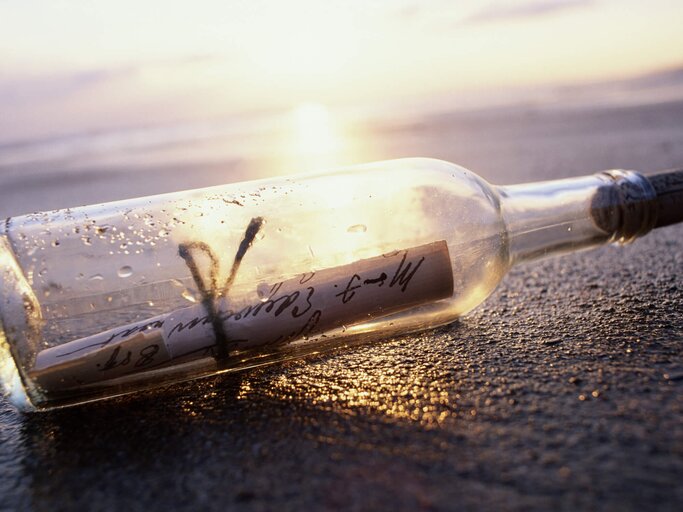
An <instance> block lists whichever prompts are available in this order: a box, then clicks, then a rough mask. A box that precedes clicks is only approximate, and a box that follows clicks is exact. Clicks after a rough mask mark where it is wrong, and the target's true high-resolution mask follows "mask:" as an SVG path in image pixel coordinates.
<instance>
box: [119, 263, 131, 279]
mask: <svg viewBox="0 0 683 512" xmlns="http://www.w3.org/2000/svg"><path fill="white" fill-rule="evenodd" d="M132 275H133V268H132V267H129V266H128V265H126V266H125V267H121V268H120V269H119V277H130V276H132Z"/></svg>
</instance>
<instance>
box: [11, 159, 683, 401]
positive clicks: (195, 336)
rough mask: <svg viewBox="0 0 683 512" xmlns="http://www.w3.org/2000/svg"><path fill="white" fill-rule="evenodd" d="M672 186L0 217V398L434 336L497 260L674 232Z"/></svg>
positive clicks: (394, 164) (463, 188) (390, 164)
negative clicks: (661, 229)
mask: <svg viewBox="0 0 683 512" xmlns="http://www.w3.org/2000/svg"><path fill="white" fill-rule="evenodd" d="M681 181H682V174H681V172H680V171H678V172H668V173H663V174H660V175H657V176H654V177H652V178H646V177H645V176H643V175H641V174H638V173H636V172H630V171H606V172H602V173H599V174H595V175H591V176H585V177H580V178H572V179H564V180H555V181H547V182H540V183H532V184H524V185H514V186H505V187H495V186H492V185H490V184H488V183H487V182H486V181H484V180H483V179H481V178H480V177H478V176H476V175H475V174H473V173H471V172H470V171H467V170H465V169H463V168H461V167H459V166H456V165H454V164H451V163H447V162H443V161H439V160H432V159H422V158H419V159H404V160H396V161H387V162H379V163H373V164H368V165H362V166H357V167H352V168H346V169H338V170H333V171H330V172H323V173H315V174H303V175H298V176H292V177H287V178H275V179H269V180H260V181H252V182H247V183H237V184H231V185H225V186H219V187H211V188H206V189H201V190H193V191H187V192H180V193H172V194H164V195H159V196H152V197H144V198H140V199H132V200H125V201H118V202H113V203H108V204H104V205H95V206H87V207H80V208H68V209H64V210H58V211H52V212H44V213H35V214H30V215H24V216H21V217H14V218H9V219H7V220H6V222H5V224H4V228H3V230H2V233H1V234H0V260H1V265H2V271H3V276H2V281H1V282H0V320H1V328H0V383H1V384H2V387H3V389H4V393H5V395H6V396H7V397H9V399H10V400H11V401H12V403H14V404H15V405H16V406H17V407H19V408H20V409H23V410H45V409H50V408H54V407H61V406H66V405H73V404H77V403H82V402H86V401H91V400H96V399H101V398H107V397H111V396H116V395H120V394H124V393H129V392H132V391H135V390H140V389H145V388H148V387H151V386H155V385H159V384H166V383H169V382H174V381H181V380H187V379H192V378H197V377H202V376H208V375H213V374H216V373H221V372H226V371H233V370H237V369H241V368H248V367H253V366H256V365H261V364H266V363H271V362H274V361H278V360H283V359H286V358H291V357H298V356H301V355H304V354H306V353H310V352H320V351H323V350H325V349H328V348H331V347H336V346H339V345H340V344H350V343H358V342H364V341H367V340H370V339H373V338H378V337H387V336H391V335H395V334H398V333H407V332H412V331H417V330H420V329H426V328H430V327H435V326H438V325H442V324H446V323H448V322H451V321H453V320H454V319H456V318H457V317H459V316H460V315H463V314H465V313H467V312H468V311H470V310H471V309H472V308H474V307H475V306H477V305H478V304H479V303H481V302H482V301H483V300H484V299H485V298H486V297H487V296H488V295H489V294H490V293H491V292H492V291H493V290H494V288H495V287H496V285H497V284H498V283H499V282H500V280H501V278H502V277H503V276H504V275H505V273H506V272H507V271H508V269H509V268H510V267H511V266H512V265H514V264H516V263H519V262H523V261H528V260H533V259H537V258H540V257H544V256H547V255H551V254H558V253H563V252H568V251H575V250H578V249H586V248H589V247H594V246H596V245H600V244H604V243H609V242H619V243H626V242H630V241H631V240H633V239H635V238H637V237H639V236H642V235H644V234H645V233H647V232H648V231H649V230H650V229H652V228H653V227H657V226H660V225H666V224H671V223H673V222H678V221H680V220H681V219H682V218H683V213H682V212H681V210H680V208H679V207H678V206H677V205H678V204H679V203H678V200H679V199H680V198H681V197H680V196H681Z"/></svg>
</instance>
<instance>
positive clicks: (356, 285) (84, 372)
mask: <svg viewBox="0 0 683 512" xmlns="http://www.w3.org/2000/svg"><path fill="white" fill-rule="evenodd" d="M257 291H258V292H257V294H258V295H260V298H257V299H256V300H254V299H253V298H251V299H249V298H244V297H242V298H240V297H232V296H230V295H229V296H227V297H221V298H217V299H215V305H214V307H213V308H210V309H213V310H214V311H215V313H214V314H215V316H217V317H218V318H213V317H212V313H211V312H210V311H207V308H206V307H205V305H204V304H197V305H195V306H191V307H188V308H183V309H178V310H176V311H173V312H171V313H168V314H165V315H160V316H156V317H154V318H149V319H147V320H144V321H141V322H136V323H133V324H129V325H126V326H123V327H120V328H116V329H111V330H108V331H105V332H102V333H99V334H95V335H93V336H88V337H86V338H81V339H78V340H74V341H71V342H69V343H65V344H63V345H59V346H56V347H52V348H48V349H45V350H42V351H41V352H39V353H38V354H37V356H36V360H35V365H34V367H33V370H32V372H31V376H32V377H33V378H34V379H35V380H36V382H38V384H39V385H40V386H41V387H42V388H43V389H44V390H45V391H48V392H49V391H56V390H65V389H69V388H74V387H79V386H83V385H89V384H94V383H100V382H103V381H109V380H112V379H116V378H119V377H124V376H128V375H133V374H137V373H140V372H146V371H149V370H152V369H156V368H160V367H166V366H169V365H172V364H181V363H186V362H189V361H193V360H197V359H205V358H207V357H216V354H217V353H219V351H218V350H217V349H218V344H219V343H224V344H226V347H225V348H227V349H228V350H229V351H233V352H234V351H236V350H237V351H239V350H244V349H258V348H261V347H268V346H272V345H281V344H284V343H288V342H292V341H295V340H298V339H302V338H309V337H312V336H316V335H321V334H324V333H325V332H327V331H331V330H333V329H336V328H339V327H342V326H350V325H354V324H358V323H362V322H366V321H369V320H372V319H375V318H379V317H383V316H386V315H390V314H392V313H397V312H400V311H403V310H405V309H408V308H412V307H415V306H418V305H421V304H427V303H430V302H435V301H438V300H442V299H446V298H449V297H451V296H452V295H453V272H452V268H451V260H450V255H449V252H448V246H447V245H446V242H445V241H443V240H442V241H438V242H433V243H429V244H425V245H421V246H418V247H412V248H409V249H403V250H397V251H394V252H391V253H388V254H382V255H380V256H376V257H373V258H368V259H363V260H359V261H356V262H353V263H349V264H347V265H341V266H338V267H332V268H327V269H324V270H320V271H317V272H310V273H306V274H302V275H298V276H297V277H295V278H292V279H288V280H286V281H282V282H279V283H275V284H273V285H267V284H266V283H261V285H259V286H258V287H257ZM215 320H218V325H219V326H222V329H220V331H221V332H217V329H216V323H217V322H215Z"/></svg>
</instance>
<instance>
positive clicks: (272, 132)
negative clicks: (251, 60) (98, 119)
mask: <svg viewBox="0 0 683 512" xmlns="http://www.w3.org/2000/svg"><path fill="white" fill-rule="evenodd" d="M428 107H429V106H425V107H424V108H423V109H422V111H420V110H415V109H412V110H410V111H408V110H406V111H391V110H384V111H382V112H381V113H379V112H378V111H375V112H373V113H369V112H367V111H366V112H359V111H355V112H353V113H351V112H348V111H336V110H331V109H327V108H325V107H323V106H320V105H313V106H304V107H303V108H299V109H294V110H293V111H280V112H274V113H265V114H264V113H257V114H251V115H240V116H234V117H231V118H225V119H220V120H215V121H210V122H202V123H199V122H193V123H184V124H183V123H179V124H170V125H155V124H150V125H148V126H141V127H132V128H129V129H120V130H114V131H102V132H94V133H93V132H88V133H76V134H71V135H67V136H60V137H55V138H48V139H39V140H24V141H18V142H5V143H0V215H2V216H14V215H20V214H24V213H29V212H33V211H40V210H51V209H57V208H65V207H73V206H79V205H84V204H95V203H100V202H106V201H111V200H117V199H125V198H131V197H139V196H144V195H150V194H157V193H164V192H171V191H177V190H185V189H191V188H199V187H205V186H211V185H218V184H223V183H230V182H236V181H241V180H246V179H255V178H263V177H270V176H275V175H285V174H291V173H296V172H302V171H308V170H320V169H324V168H331V167H338V166H343V165H351V164H357V163H362V162H368V161H374V160H384V159H392V158H402V157H414V156H428V157H433V158H441V159H444V160H448V161H451V162H455V163H458V164H460V165H463V166H465V167H467V168H469V169H471V170H473V171H474V172H477V173H478V174H480V175H481V176H483V177H484V178H486V179H488V180H489V181H491V182H493V183H496V184H511V183H515V182H525V181H534V180H542V179H547V178H548V177H550V176H551V174H552V176H553V177H568V176H576V175H580V174H586V173H591V172H595V171H599V170H602V169H609V168H630V169H641V170H648V169H652V170H654V169H659V168H664V167H668V166H671V165H676V162H675V161H672V158H673V155H675V154H676V149H677V148H678V147H680V145H681V144H683V122H682V121H683V100H681V101H669V102H666V103H649V104H645V105H629V106H610V105H602V106H600V105H589V104H584V105H581V106H575V107H571V108H566V107H565V108H560V107H558V106H556V105H553V104H550V105H545V106H534V105H517V106H514V107H497V108H488V109H478V110H470V111H462V110H455V109H452V110H449V109H448V108H443V109H439V110H435V109H434V108H428ZM576 148H585V150H586V151H590V152H591V153H592V154H593V155H594V158H593V159H592V162H593V165H592V166H591V167H590V168H585V167H582V166H581V164H579V162H580V159H577V158H576ZM624 148H628V149H627V150H625V149H624ZM679 165H680V163H679Z"/></svg>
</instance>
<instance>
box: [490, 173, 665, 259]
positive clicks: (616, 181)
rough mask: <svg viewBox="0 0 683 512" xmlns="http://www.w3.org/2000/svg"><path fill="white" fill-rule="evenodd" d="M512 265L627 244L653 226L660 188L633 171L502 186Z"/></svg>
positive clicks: (502, 201) (503, 209)
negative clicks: (556, 255)
mask: <svg viewBox="0 0 683 512" xmlns="http://www.w3.org/2000/svg"><path fill="white" fill-rule="evenodd" d="M497 189H498V193H499V195H500V197H501V209H502V212H503V219H504V222H505V225H506V227H507V233H508V244H509V254H510V262H511V264H515V263H521V262H524V261H530V260H535V259H540V258H544V257H546V256H551V255H555V254H562V253H567V252H573V251H577V250H581V249H588V248H591V247H595V246H597V245H602V244H605V243H608V242H619V243H628V242H631V241H632V240H634V239H636V238H638V237H640V236H642V235H644V234H645V233H647V232H648V231H650V230H651V229H652V227H653V226H654V225H655V221H656V209H655V205H656V201H655V199H656V193H655V191H654V189H653V188H652V186H651V185H650V183H649V182H648V180H647V179H646V178H645V177H643V176H642V175H640V174H638V173H636V172H632V171H606V172H602V173H599V174H594V175H591V176H582V177H580V178H570V179H564V180H553V181H544V182H538V183H528V184H523V185H512V186H505V187H497Z"/></svg>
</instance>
